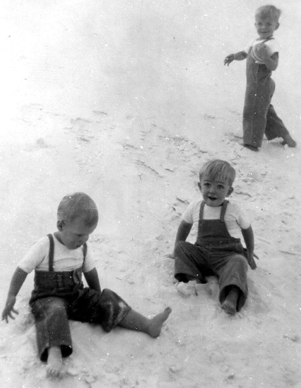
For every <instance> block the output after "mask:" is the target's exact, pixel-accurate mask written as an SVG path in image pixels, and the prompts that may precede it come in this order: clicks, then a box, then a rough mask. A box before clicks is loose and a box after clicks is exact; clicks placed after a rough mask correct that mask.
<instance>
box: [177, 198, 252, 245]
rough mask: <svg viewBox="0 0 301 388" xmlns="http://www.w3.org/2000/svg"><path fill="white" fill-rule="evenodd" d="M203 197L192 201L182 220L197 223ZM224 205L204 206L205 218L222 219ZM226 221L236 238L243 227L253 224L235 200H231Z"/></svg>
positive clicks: (229, 230) (231, 233) (246, 227)
mask: <svg viewBox="0 0 301 388" xmlns="http://www.w3.org/2000/svg"><path fill="white" fill-rule="evenodd" d="M202 201H203V200H202V199H200V200H197V201H194V202H191V203H190V204H189V205H188V207H187V209H186V210H185V212H184V214H183V215H182V220H183V221H185V222H187V223H188V224H192V225H193V224H196V225H198V222H199V220H200V207H201V203H202ZM221 210H222V206H218V207H212V206H207V205H206V204H205V206H204V214H203V219H204V220H216V219H220V214H221ZM225 223H226V226H227V229H228V232H229V234H230V236H232V237H235V238H240V237H241V229H248V228H249V226H251V223H250V220H249V218H248V216H247V215H246V214H245V213H244V212H243V211H242V210H241V209H240V207H239V206H238V205H237V204H236V203H233V202H229V203H228V206H227V210H226V214H225Z"/></svg>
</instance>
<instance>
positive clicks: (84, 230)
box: [67, 217, 97, 234]
mask: <svg viewBox="0 0 301 388" xmlns="http://www.w3.org/2000/svg"><path fill="white" fill-rule="evenodd" d="M67 225H68V228H69V229H70V230H71V231H73V232H75V233H78V234H89V231H90V230H92V229H95V228H96V226H97V223H95V224H94V225H90V226H88V225H87V222H86V220H85V218H82V217H78V218H76V219H75V220H73V221H70V222H68V224H67Z"/></svg>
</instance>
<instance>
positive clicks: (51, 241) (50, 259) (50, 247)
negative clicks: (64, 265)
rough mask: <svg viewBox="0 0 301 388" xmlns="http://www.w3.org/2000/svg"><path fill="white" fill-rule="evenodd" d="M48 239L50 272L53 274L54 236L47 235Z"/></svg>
mask: <svg viewBox="0 0 301 388" xmlns="http://www.w3.org/2000/svg"><path fill="white" fill-rule="evenodd" d="M47 237H48V238H49V244H50V246H49V262H48V265H49V272H53V257H54V241H53V236H52V234H47Z"/></svg>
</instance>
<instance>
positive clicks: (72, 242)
mask: <svg viewBox="0 0 301 388" xmlns="http://www.w3.org/2000/svg"><path fill="white" fill-rule="evenodd" d="M57 226H58V230H59V232H58V237H59V240H60V241H61V242H62V243H63V244H64V245H65V246H66V247H67V248H68V249H77V248H79V247H80V246H81V245H83V244H84V243H85V242H87V241H88V239H89V235H90V234H91V233H93V232H94V230H95V228H96V226H97V223H96V224H95V225H93V226H90V227H89V226H86V225H85V223H84V222H83V220H81V219H80V218H77V219H75V220H74V221H72V222H71V223H70V222H65V221H58V222H57Z"/></svg>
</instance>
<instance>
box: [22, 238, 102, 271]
mask: <svg viewBox="0 0 301 388" xmlns="http://www.w3.org/2000/svg"><path fill="white" fill-rule="evenodd" d="M53 240H54V259H53V269H54V271H73V270H75V269H77V268H80V267H81V266H82V264H83V246H81V247H79V248H77V249H68V248H67V247H66V246H65V245H63V244H62V243H60V242H59V241H58V240H57V239H56V237H55V236H53ZM49 246H50V244H49V238H48V237H47V236H45V237H42V238H41V239H40V240H38V241H37V242H36V243H35V244H33V245H32V246H31V248H30V249H29V251H28V252H27V254H26V255H25V256H24V258H23V259H22V260H21V261H20V262H19V264H18V267H19V268H21V269H22V270H23V271H25V272H27V273H30V272H32V271H33V270H36V271H48V270H49ZM94 267H95V265H94V262H93V260H92V258H91V255H90V254H89V250H87V254H86V259H85V263H84V266H83V272H89V271H91V270H92V269H93V268H94Z"/></svg>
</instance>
